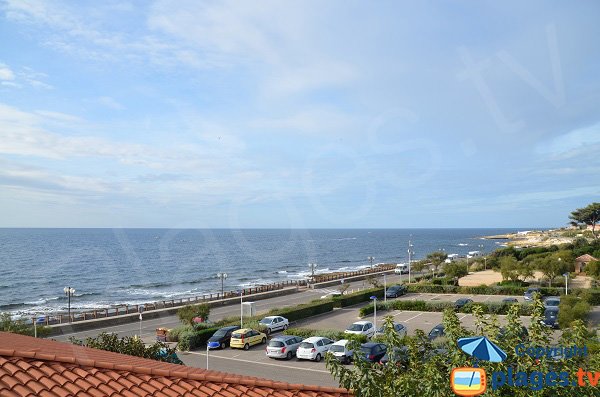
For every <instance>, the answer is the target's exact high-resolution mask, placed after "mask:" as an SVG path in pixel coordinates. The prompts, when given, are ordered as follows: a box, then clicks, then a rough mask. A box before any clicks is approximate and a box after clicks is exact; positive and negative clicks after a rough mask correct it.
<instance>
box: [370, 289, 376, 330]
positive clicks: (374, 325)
mask: <svg viewBox="0 0 600 397" xmlns="http://www.w3.org/2000/svg"><path fill="white" fill-rule="evenodd" d="M370 299H372V300H373V327H374V328H375V331H377V297H376V296H375V295H373V296H372V297H371V298H370Z"/></svg>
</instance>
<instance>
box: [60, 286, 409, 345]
mask: <svg viewBox="0 0 600 397" xmlns="http://www.w3.org/2000/svg"><path fill="white" fill-rule="evenodd" d="M406 278H407V276H406V275H402V276H399V275H389V276H386V280H387V283H388V285H392V284H393V283H397V282H399V281H400V280H406ZM349 285H350V287H349V288H348V292H352V291H356V290H357V289H361V290H362V289H365V288H369V284H367V283H366V282H365V281H355V282H352V283H349ZM336 288H337V287H336V286H333V287H326V288H317V289H314V290H313V289H307V290H305V291H301V292H297V293H294V294H291V295H284V296H277V297H273V298H268V299H264V300H258V301H256V312H257V313H258V314H260V313H261V312H267V311H268V310H270V309H272V308H275V307H288V306H295V305H298V304H301V303H307V302H310V301H312V300H314V299H319V298H320V297H321V296H323V295H325V294H327V293H329V292H331V291H335V290H336ZM251 299H252V298H251V297H246V298H245V299H244V301H250V300H251ZM239 315H240V306H239V305H227V306H222V307H213V308H212V309H211V311H210V317H209V318H210V320H211V321H219V320H221V319H223V318H225V317H235V316H239ZM179 325H181V323H180V321H179V319H178V318H177V316H176V315H174V314H171V315H168V314H165V315H164V316H162V317H159V318H156V319H151V320H143V321H142V332H141V336H142V339H143V340H144V341H146V342H152V341H154V340H155V337H156V336H155V335H156V328H158V327H165V328H174V327H177V326H179ZM101 332H114V333H117V334H118V335H119V336H133V335H140V324H139V322H135V323H129V324H122V325H114V326H106V327H102V328H97V329H93V330H86V331H80V332H65V333H63V334H62V335H59V336H54V337H53V338H54V339H56V340H62V341H66V340H69V338H71V337H74V338H76V339H84V338H86V337H93V336H97V335H98V334H100V333H101Z"/></svg>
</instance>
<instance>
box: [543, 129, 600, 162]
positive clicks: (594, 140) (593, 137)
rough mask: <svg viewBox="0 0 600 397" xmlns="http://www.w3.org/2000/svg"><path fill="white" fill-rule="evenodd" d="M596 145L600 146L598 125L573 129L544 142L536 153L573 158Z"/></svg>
mask: <svg viewBox="0 0 600 397" xmlns="http://www.w3.org/2000/svg"><path fill="white" fill-rule="evenodd" d="M598 144H600V123H596V124H593V125H590V126H587V127H584V128H579V129H575V130H573V131H570V132H568V133H566V134H563V135H561V136H558V137H556V138H553V139H551V140H550V141H547V142H544V143H542V144H540V145H538V147H537V148H536V152H537V153H538V154H542V155H559V156H560V155H566V156H574V155H577V154H579V153H580V152H581V151H587V150H589V149H590V147H593V146H595V145H598Z"/></svg>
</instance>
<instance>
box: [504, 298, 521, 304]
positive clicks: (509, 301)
mask: <svg viewBox="0 0 600 397" xmlns="http://www.w3.org/2000/svg"><path fill="white" fill-rule="evenodd" d="M502 303H503V304H506V305H512V304H513V303H519V300H518V299H517V298H504V299H502Z"/></svg>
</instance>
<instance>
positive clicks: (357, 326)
mask: <svg viewBox="0 0 600 397" xmlns="http://www.w3.org/2000/svg"><path fill="white" fill-rule="evenodd" d="M346 329H347V330H348V331H362V330H363V325H362V324H352V325H351V326H349V327H348V328H346Z"/></svg>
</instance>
